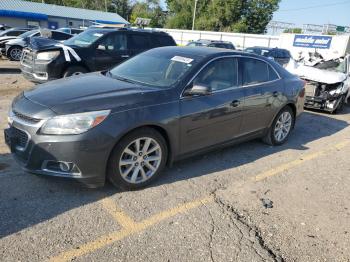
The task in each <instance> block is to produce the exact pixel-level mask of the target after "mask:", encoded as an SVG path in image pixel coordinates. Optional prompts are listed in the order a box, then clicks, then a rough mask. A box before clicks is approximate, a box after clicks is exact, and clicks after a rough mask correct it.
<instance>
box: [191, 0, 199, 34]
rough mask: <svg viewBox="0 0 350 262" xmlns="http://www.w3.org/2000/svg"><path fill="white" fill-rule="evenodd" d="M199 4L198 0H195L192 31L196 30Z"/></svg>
mask: <svg viewBox="0 0 350 262" xmlns="http://www.w3.org/2000/svg"><path fill="white" fill-rule="evenodd" d="M197 2H198V0H194V10H193V21H192V30H194V22H195V21H196V11H197Z"/></svg>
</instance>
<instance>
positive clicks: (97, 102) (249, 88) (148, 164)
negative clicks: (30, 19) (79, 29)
mask: <svg viewBox="0 0 350 262" xmlns="http://www.w3.org/2000/svg"><path fill="white" fill-rule="evenodd" d="M303 105H304V82H303V81H301V80H300V79H299V78H297V77H295V76H293V75H291V74H290V73H288V72H287V71H286V70H284V69H283V68H282V67H281V66H279V65H278V64H276V63H275V62H273V61H271V60H268V59H265V58H263V57H261V56H256V55H254V54H248V53H242V52H236V51H229V50H224V49H214V48H196V47H164V48H157V49H152V50H150V51H147V52H144V53H142V54H140V55H138V56H135V57H133V58H131V59H129V60H128V61H126V62H124V63H122V64H120V65H118V66H117V67H115V68H113V69H111V70H110V71H107V72H99V73H91V74H86V75H80V76H74V77H71V78H67V79H62V80H57V81H53V82H49V83H46V84H42V85H39V86H37V87H36V88H34V89H32V90H29V91H26V92H24V93H23V94H21V95H19V96H18V97H16V98H15V99H14V101H13V103H12V106H11V109H10V111H9V116H8V122H9V128H8V129H6V130H5V140H6V143H7V144H8V146H9V147H10V148H11V151H12V153H13V155H14V157H15V159H16V160H17V161H18V163H19V164H20V165H21V166H22V167H23V169H24V170H26V171H28V172H30V173H35V174H40V175H49V176H59V177H67V178H72V179H76V180H79V181H81V182H82V183H84V184H85V185H87V186H89V187H97V186H102V185H103V184H104V183H105V180H106V178H108V179H109V180H110V181H111V182H112V183H113V184H114V185H115V186H118V187H121V188H124V189H135V188H140V187H143V186H145V185H147V184H149V183H150V182H152V181H153V180H154V179H155V178H156V177H158V175H159V174H160V173H161V171H162V169H163V168H164V167H165V166H166V165H167V164H168V165H169V164H171V163H173V162H174V161H176V160H179V159H182V158H185V157H188V156H191V155H194V154H198V153H202V152H204V151H206V150H210V149H213V148H216V147H220V146H226V145H230V144H233V143H237V142H242V141H246V140H249V139H253V138H259V137H261V138H263V140H264V141H265V142H267V143H268V144H270V145H280V144H283V143H284V142H286V140H287V139H288V136H289V135H290V132H291V131H292V129H293V127H294V124H295V119H296V117H297V116H298V115H299V114H300V113H301V112H302V110H303Z"/></svg>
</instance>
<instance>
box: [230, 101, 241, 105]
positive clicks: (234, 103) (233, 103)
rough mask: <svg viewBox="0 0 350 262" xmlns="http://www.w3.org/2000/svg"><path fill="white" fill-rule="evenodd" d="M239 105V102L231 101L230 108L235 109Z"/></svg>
mask: <svg viewBox="0 0 350 262" xmlns="http://www.w3.org/2000/svg"><path fill="white" fill-rule="evenodd" d="M240 103H241V101H239V100H233V101H232V102H231V104H230V105H231V106H232V107H237V106H239V105H240Z"/></svg>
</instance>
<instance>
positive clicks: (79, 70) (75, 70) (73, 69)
mask: <svg viewBox="0 0 350 262" xmlns="http://www.w3.org/2000/svg"><path fill="white" fill-rule="evenodd" d="M87 72H88V71H87V70H86V68H84V67H82V66H70V67H68V68H67V70H66V71H65V72H64V74H63V77H64V78H66V77H70V76H74V75H81V74H85V73H87Z"/></svg>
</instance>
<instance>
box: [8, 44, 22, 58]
mask: <svg viewBox="0 0 350 262" xmlns="http://www.w3.org/2000/svg"><path fill="white" fill-rule="evenodd" d="M22 49H23V48H22V47H20V46H12V47H10V48H9V50H8V51H7V54H8V58H9V59H10V60H11V61H19V60H21V56H22Z"/></svg>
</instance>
